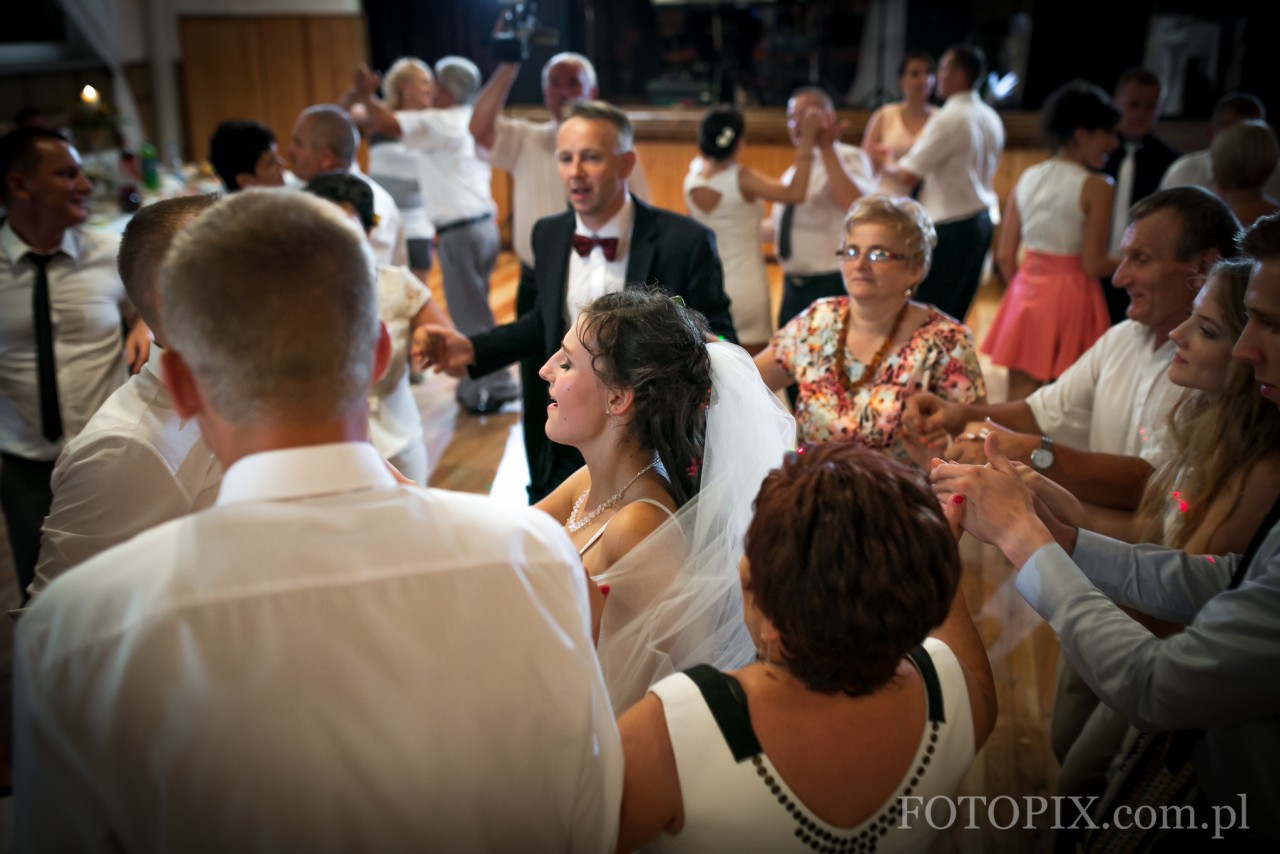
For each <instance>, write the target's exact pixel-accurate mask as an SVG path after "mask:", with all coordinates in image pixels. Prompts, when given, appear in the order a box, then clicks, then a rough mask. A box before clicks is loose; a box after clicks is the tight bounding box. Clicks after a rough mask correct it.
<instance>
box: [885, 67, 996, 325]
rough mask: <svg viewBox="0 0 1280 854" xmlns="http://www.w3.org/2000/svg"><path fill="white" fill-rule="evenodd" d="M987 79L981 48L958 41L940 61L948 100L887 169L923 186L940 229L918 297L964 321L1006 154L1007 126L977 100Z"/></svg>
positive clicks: (941, 86) (940, 86) (941, 91)
mask: <svg viewBox="0 0 1280 854" xmlns="http://www.w3.org/2000/svg"><path fill="white" fill-rule="evenodd" d="M986 76H987V57H986V54H984V53H983V52H982V48H980V47H977V46H976V45H971V44H957V45H952V46H951V47H949V48H947V52H946V53H944V54H943V55H942V61H941V62H939V63H938V83H937V92H938V97H940V98H942V99H943V101H944V103H943V105H942V108H941V109H939V110H938V111H937V112H936V113H934V114H933V117H932V118H930V119H929V122H928V124H926V125H925V126H924V133H922V134H920V138H919V139H917V140H916V142H915V144H914V145H912V146H911V150H910V151H908V152H907V153H906V154H905V155H903V157H902V159H901V160H899V161H898V162H897V163H896V164H889V165H887V166H886V167H885V171H886V172H887V173H889V174H890V175H892V176H893V177H894V178H896V179H897V180H899V181H901V182H902V183H903V184H905V185H906V186H908V187H915V186H917V185H919V184H921V182H922V181H923V185H922V186H921V187H920V191H919V195H920V204H922V205H924V210H925V213H927V214H929V217H930V218H931V219H932V220H933V224H934V226H935V227H936V228H937V229H938V248H937V249H935V250H934V252H933V266H932V267H930V268H929V275H927V276H925V278H924V281H922V282H921V283H920V286H919V287H918V288H916V297H915V298H916V299H918V300H920V301H921V302H928V303H933V304H934V305H935V306H937V307H938V308H939V309H941V310H942V311H944V312H946V313H947V314H949V315H951V316H952V317H954V318H955V319H956V320H958V321H960V322H961V323H963V322H964V319H965V315H967V314H968V313H969V306H970V304H971V303H972V302H973V295H974V294H975V293H976V292H977V290H978V282H979V281H980V280H981V278H982V265H983V262H984V261H985V259H986V257H987V250H988V249H989V248H990V247H991V234H992V232H993V231H994V226H993V225H992V220H991V212H992V211H995V210H996V209H997V208H998V206H999V200H998V199H997V197H996V192H995V189H994V188H993V186H992V182H993V181H994V180H995V175H996V164H997V163H998V162H999V160H1000V153H1001V152H1002V151H1004V124H1003V123H1002V122H1001V121H1000V116H999V115H997V114H996V111H995V110H993V109H991V108H990V107H989V106H987V105H986V104H985V103H983V101H982V98H981V97H980V96H979V95H978V91H979V89H980V88H981V86H982V81H983V80H985V79H986Z"/></svg>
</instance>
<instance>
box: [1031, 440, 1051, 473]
mask: <svg viewBox="0 0 1280 854" xmlns="http://www.w3.org/2000/svg"><path fill="white" fill-rule="evenodd" d="M1053 459H1054V457H1053V440H1052V439H1050V438H1049V437H1048V436H1041V437H1040V447H1038V448H1036V449H1035V450H1034V451H1032V452H1031V467H1032V468H1033V469H1035V470H1036V471H1044V470H1045V469H1047V468H1049V467H1050V466H1052V465H1053Z"/></svg>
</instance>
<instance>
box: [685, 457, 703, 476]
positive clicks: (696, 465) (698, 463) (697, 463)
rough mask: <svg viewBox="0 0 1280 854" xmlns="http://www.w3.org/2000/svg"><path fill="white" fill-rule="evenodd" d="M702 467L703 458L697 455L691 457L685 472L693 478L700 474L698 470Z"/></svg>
mask: <svg viewBox="0 0 1280 854" xmlns="http://www.w3.org/2000/svg"><path fill="white" fill-rule="evenodd" d="M701 468H702V460H700V459H698V458H697V457H689V467H688V468H687V469H685V474H687V475H689V479H690V480H693V479H694V478H695V477H697V476H698V470H699V469H701Z"/></svg>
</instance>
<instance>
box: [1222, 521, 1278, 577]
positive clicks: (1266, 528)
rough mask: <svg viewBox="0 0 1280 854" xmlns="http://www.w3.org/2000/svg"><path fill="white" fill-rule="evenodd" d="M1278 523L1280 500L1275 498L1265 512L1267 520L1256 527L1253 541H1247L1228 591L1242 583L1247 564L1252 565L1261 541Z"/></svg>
mask: <svg viewBox="0 0 1280 854" xmlns="http://www.w3.org/2000/svg"><path fill="white" fill-rule="evenodd" d="M1277 522H1280V498H1277V499H1276V500H1275V502H1274V503H1273V504H1272V505H1271V509H1270V510H1268V511H1267V518H1265V519H1263V520H1262V524H1261V525H1259V526H1258V530H1256V531H1254V532H1253V539H1252V540H1250V541H1249V548H1247V549H1245V551H1244V556H1243V557H1241V558H1240V563H1239V564H1237V565H1236V571H1235V573H1234V574H1233V575H1232V576H1231V584H1230V585H1228V586H1227V589H1228V590H1235V589H1236V588H1237V587H1239V586H1240V584H1241V582H1243V581H1244V574H1245V573H1246V572H1248V571H1249V564H1251V563H1253V559H1254V558H1255V557H1257V556H1258V549H1260V548H1262V541H1263V540H1265V539H1266V538H1267V535H1268V534H1270V533H1271V529H1272V528H1274V527H1275V526H1276V523H1277Z"/></svg>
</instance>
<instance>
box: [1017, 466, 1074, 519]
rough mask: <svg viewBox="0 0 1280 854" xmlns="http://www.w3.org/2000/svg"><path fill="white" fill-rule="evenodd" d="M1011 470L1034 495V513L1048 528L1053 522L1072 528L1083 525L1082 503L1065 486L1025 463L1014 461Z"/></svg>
mask: <svg viewBox="0 0 1280 854" xmlns="http://www.w3.org/2000/svg"><path fill="white" fill-rule="evenodd" d="M1013 470H1014V471H1016V472H1017V473H1018V476H1019V477H1021V478H1022V482H1023V483H1025V484H1026V485H1027V488H1028V489H1030V490H1031V494H1032V495H1034V496H1035V498H1036V502H1035V507H1036V513H1037V515H1039V516H1040V520H1041V521H1042V522H1044V523H1045V524H1046V525H1048V526H1049V527H1050V528H1052V527H1053V525H1054V523H1055V522H1056V523H1058V524H1062V525H1069V526H1070V527H1072V528H1080V527H1083V526H1084V524H1085V509H1084V505H1083V504H1081V503H1080V499H1079V498H1076V497H1075V496H1074V495H1072V494H1071V493H1070V492H1069V491H1068V490H1067V488H1066V487H1064V486H1062V485H1061V484H1059V483H1058V482H1057V481H1054V480H1051V479H1050V478H1047V477H1045V476H1044V475H1042V474H1040V472H1038V471H1036V470H1035V469H1033V468H1032V467H1031V466H1029V465H1026V464H1025V463H1014V464H1013Z"/></svg>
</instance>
